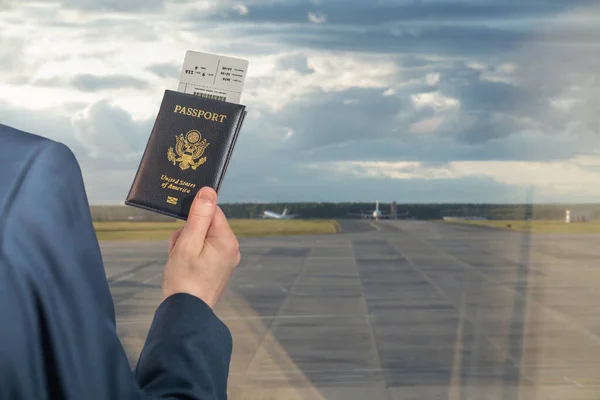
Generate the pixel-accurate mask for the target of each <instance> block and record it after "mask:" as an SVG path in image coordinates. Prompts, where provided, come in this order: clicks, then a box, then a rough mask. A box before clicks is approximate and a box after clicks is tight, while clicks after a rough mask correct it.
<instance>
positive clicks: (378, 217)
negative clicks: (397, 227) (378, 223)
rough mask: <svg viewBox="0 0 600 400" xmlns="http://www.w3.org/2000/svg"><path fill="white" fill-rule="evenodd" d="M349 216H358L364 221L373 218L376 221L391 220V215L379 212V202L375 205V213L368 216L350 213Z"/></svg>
mask: <svg viewBox="0 0 600 400" xmlns="http://www.w3.org/2000/svg"><path fill="white" fill-rule="evenodd" d="M348 215H353V216H358V217H361V218H363V219H369V218H373V219H375V220H379V219H381V218H391V214H384V213H382V212H381V210H379V200H378V201H377V202H376V203H375V210H373V212H371V213H368V214H365V213H361V214H357V213H348Z"/></svg>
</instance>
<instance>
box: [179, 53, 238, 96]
mask: <svg viewBox="0 0 600 400" xmlns="http://www.w3.org/2000/svg"><path fill="white" fill-rule="evenodd" d="M247 70H248V61H247V60H242V59H239V58H231V57H225V56H219V55H215V54H207V53H200V52H197V51H191V50H190V51H188V52H187V53H186V54H185V61H184V62H183V68H182V69H181V78H180V79H179V87H178V88H177V91H178V92H181V93H187V94H193V95H196V96H200V97H204V98H208V99H215V100H221V101H227V102H229V103H236V104H240V99H241V96H242V90H243V88H244V81H245V80H246V72H247Z"/></svg>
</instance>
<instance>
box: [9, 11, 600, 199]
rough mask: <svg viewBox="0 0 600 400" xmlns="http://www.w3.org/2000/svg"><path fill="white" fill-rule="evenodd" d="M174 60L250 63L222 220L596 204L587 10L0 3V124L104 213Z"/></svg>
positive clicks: (598, 142)
mask: <svg viewBox="0 0 600 400" xmlns="http://www.w3.org/2000/svg"><path fill="white" fill-rule="evenodd" d="M187 50H195V51H201V52H208V53H214V54H220V55H225V56H231V57H236V58H243V59H247V60H249V62H250V65H249V71H248V76H247V78H246V84H245V88H244V92H243V94H242V100H241V101H242V103H243V104H245V105H246V106H247V110H248V118H247V120H246V122H245V124H244V127H243V130H242V132H241V133H240V137H239V139H238V142H237V145H236V147H235V151H234V154H233V157H232V160H231V163H230V165H229V168H228V170H227V175H226V177H225V180H224V183H223V186H222V188H221V191H220V193H219V194H220V196H219V201H220V202H297V201H298V202H300V201H302V202H303V201H317V202H330V201H334V202H337V201H368V202H374V201H375V200H379V201H384V202H391V201H396V202H399V203H414V202H428V203H438V202H478V203H479V202H485V203H513V202H517V203H520V202H525V201H534V202H545V203H548V202H599V201H600V184H598V183H600V112H599V111H598V110H599V106H600V101H599V100H600V99H599V97H600V72H599V71H600V2H599V1H589V0H570V1H563V0H544V1H538V0H529V1H522V0H497V1H496V0H470V1H466V0H465V1H457V0H437V1H430V0H410V1H409V0H397V1H391V0H363V1H357V0H288V1H283V0H248V1H228V0H128V1H122V0H44V1H41V2H40V1H32V0H0V123H2V124H5V125H9V126H13V127H15V128H17V129H21V130H24V131H27V132H31V133H35V134H37V135H41V136H45V137H48V138H50V139H53V140H56V141H60V142H62V143H64V144H66V145H67V146H69V147H70V148H71V150H72V151H73V152H74V153H75V155H76V157H77V159H78V161H79V163H80V166H81V168H82V171H83V175H84V181H85V185H86V190H87V193H88V197H89V200H90V203H92V204H122V203H123V201H124V199H125V197H126V196H127V193H128V191H129V188H130V186H131V183H132V181H133V177H134V175H135V173H136V170H137V167H138V165H139V161H140V159H141V156H142V153H143V151H144V148H145V146H146V143H147V140H148V137H149V135H150V131H151V129H152V126H153V123H154V120H155V118H156V113H157V111H158V108H159V105H160V102H161V100H162V96H163V94H164V91H165V90H166V89H170V90H176V89H177V84H178V82H179V76H180V72H181V67H182V64H183V60H184V57H185V53H186V51H187ZM531 193H533V195H531ZM530 196H533V197H530Z"/></svg>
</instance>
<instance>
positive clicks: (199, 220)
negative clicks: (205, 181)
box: [178, 187, 217, 252]
mask: <svg viewBox="0 0 600 400" xmlns="http://www.w3.org/2000/svg"><path fill="white" fill-rule="evenodd" d="M216 209H217V193H216V192H215V191H214V189H212V188H211V187H203V188H202V189H200V191H199V192H198V194H197V195H196V197H195V198H194V202H193V203H192V206H191V207H190V213H189V215H188V219H187V222H186V223H185V226H184V227H183V231H182V232H181V235H180V237H179V240H178V244H179V243H181V246H183V247H188V246H191V247H193V248H195V249H197V250H198V252H200V250H202V247H203V246H204V239H205V238H206V233H207V232H208V228H209V227H210V224H211V222H212V220H213V217H214V215H215V211H216Z"/></svg>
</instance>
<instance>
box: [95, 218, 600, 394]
mask: <svg viewBox="0 0 600 400" xmlns="http://www.w3.org/2000/svg"><path fill="white" fill-rule="evenodd" d="M341 225H342V228H343V232H342V233H340V234H335V235H323V236H300V237H281V238H247V239H244V238H241V239H240V244H241V249H242V263H241V264H240V266H239V267H238V269H237V271H236V272H235V274H234V277H233V279H232V281H231V283H230V285H229V288H228V290H227V292H226V293H225V295H224V296H223V298H222V300H221V302H220V303H219V305H218V307H217V309H216V313H217V315H219V317H221V318H222V319H223V321H224V322H225V323H226V324H227V325H228V326H229V328H230V329H231V332H232V334H233V339H234V352H233V357H232V363H231V370H230V380H229V398H230V399H232V400H238V399H263V400H264V399H286V400H287V399H292V400H295V399H349V400H352V399H367V400H380V399H381V400H400V399H402V400H417V399H419V400H420V399H424V400H437V399H461V400H463V399H464V400H469V399H473V400H479V399H486V400H487V399H489V400H496V399H498V400H500V399H502V400H516V399H523V400H525V399H527V400H530V399H531V400H534V399H540V400H542V399H543V400H552V399H557V400H558V399H560V400H566V399H568V400H571V399H582V400H587V399H590V400H591V399H594V400H598V399H600V374H598V370H599V367H600V272H599V271H600V269H599V266H600V263H599V260H600V246H598V243H600V235H591V234H587V235H531V234H520V233H513V232H508V231H502V230H495V229H477V228H471V227H465V226H457V225H452V224H446V223H441V222H440V223H435V222H424V221H377V222H372V221H371V222H368V221H342V223H341ZM167 246H168V244H167V242H158V243H157V242H101V247H102V252H103V257H104V260H105V266H106V272H107V277H108V279H109V282H110V285H111V291H112V293H113V297H114V301H115V307H116V311H117V325H118V333H119V336H120V338H121V340H122V343H123V345H124V347H125V349H126V351H127V354H128V357H129V358H130V361H131V364H132V365H134V364H135V362H136V360H137V357H138V355H139V352H140V350H141V348H142V346H143V343H144V340H145V337H146V332H147V330H148V327H149V325H150V322H151V320H152V316H153V313H154V310H155V309H156V307H157V306H158V302H159V301H160V278H161V270H162V267H163V265H164V263H165V261H166V250H167Z"/></svg>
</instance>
